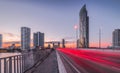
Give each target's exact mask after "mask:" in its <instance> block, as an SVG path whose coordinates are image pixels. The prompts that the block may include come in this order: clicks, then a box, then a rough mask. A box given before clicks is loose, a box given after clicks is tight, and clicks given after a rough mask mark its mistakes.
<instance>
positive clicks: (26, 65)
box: [0, 50, 51, 73]
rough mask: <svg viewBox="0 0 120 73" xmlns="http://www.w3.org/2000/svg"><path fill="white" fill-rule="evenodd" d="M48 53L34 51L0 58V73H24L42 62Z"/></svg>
mask: <svg viewBox="0 0 120 73" xmlns="http://www.w3.org/2000/svg"><path fill="white" fill-rule="evenodd" d="M50 52H51V50H35V51H30V52H24V53H23V54H21V55H15V56H10V57H5V58H0V73H24V72H26V71H27V70H29V69H31V68H32V67H33V66H34V65H35V64H37V62H39V61H40V60H43V58H44V57H46V56H47V55H48V53H50Z"/></svg>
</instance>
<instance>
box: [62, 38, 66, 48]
mask: <svg viewBox="0 0 120 73" xmlns="http://www.w3.org/2000/svg"><path fill="white" fill-rule="evenodd" d="M62 48H65V39H62Z"/></svg>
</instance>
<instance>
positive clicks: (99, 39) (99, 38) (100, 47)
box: [99, 28, 101, 48]
mask: <svg viewBox="0 0 120 73" xmlns="http://www.w3.org/2000/svg"><path fill="white" fill-rule="evenodd" d="M99 48H101V28H99Z"/></svg>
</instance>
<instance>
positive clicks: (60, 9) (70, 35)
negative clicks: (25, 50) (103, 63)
mask: <svg viewBox="0 0 120 73" xmlns="http://www.w3.org/2000/svg"><path fill="white" fill-rule="evenodd" d="M84 4H86V6H87V9H88V15H89V17H90V23H89V25H90V46H93V47H94V46H95V47H98V40H99V28H102V31H101V32H102V41H101V42H102V47H107V46H109V45H112V31H113V30H114V29H117V28H120V22H119V19H120V15H118V13H119V12H120V10H119V5H120V2H119V1H113V0H109V1H108V0H105V1H104V0H101V1H95V0H91V1H88V0H84V1H83V0H82V1H79V0H76V1H74V0H71V1H68V0H62V1H54V2H53V1H48V0H46V1H43V0H41V1H37V0H36V1H33V0H31V1H14V0H13V1H7V0H6V1H0V5H1V7H0V9H1V12H0V16H1V17H0V19H1V22H0V24H1V27H0V34H2V35H3V42H11V41H20V27H22V26H26V27H30V28H31V29H32V32H31V33H33V32H35V31H41V32H44V33H45V34H46V36H45V41H50V40H61V39H62V38H67V39H66V40H72V41H75V30H74V25H75V24H77V25H78V24H79V11H80V9H81V7H82V6H83V5H84ZM108 26H109V27H108ZM13 28H14V29H13ZM6 29H7V30H6ZM66 29H67V30H66ZM32 36H33V35H32ZM32 36H31V37H32ZM31 39H33V38H31Z"/></svg>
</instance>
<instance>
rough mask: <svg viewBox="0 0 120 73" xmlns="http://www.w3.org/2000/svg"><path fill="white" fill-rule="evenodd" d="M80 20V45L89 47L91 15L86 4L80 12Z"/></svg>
mask: <svg viewBox="0 0 120 73" xmlns="http://www.w3.org/2000/svg"><path fill="white" fill-rule="evenodd" d="M79 17H80V21H79V25H80V27H79V28H80V41H79V44H80V45H79V47H81V48H88V47H89V17H88V13H87V10H86V5H84V6H83V7H82V8H81V10H80V13H79Z"/></svg>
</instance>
